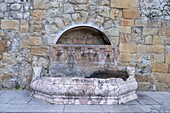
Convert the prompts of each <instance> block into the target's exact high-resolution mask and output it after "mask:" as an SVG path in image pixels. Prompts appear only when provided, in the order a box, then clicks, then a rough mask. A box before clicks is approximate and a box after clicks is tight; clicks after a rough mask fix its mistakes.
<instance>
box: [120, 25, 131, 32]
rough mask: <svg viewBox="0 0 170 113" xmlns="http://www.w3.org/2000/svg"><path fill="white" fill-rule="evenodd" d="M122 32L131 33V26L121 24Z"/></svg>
mask: <svg viewBox="0 0 170 113" xmlns="http://www.w3.org/2000/svg"><path fill="white" fill-rule="evenodd" d="M120 32H122V33H129V34H130V33H131V27H125V26H120Z"/></svg>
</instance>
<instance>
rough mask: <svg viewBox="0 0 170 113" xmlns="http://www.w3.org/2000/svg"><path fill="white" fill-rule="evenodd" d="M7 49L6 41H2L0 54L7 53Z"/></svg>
mask: <svg viewBox="0 0 170 113" xmlns="http://www.w3.org/2000/svg"><path fill="white" fill-rule="evenodd" d="M5 48H6V41H2V40H0V52H3V51H5Z"/></svg>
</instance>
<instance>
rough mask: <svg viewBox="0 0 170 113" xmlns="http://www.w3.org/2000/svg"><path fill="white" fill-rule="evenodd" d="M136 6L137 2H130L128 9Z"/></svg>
mask: <svg viewBox="0 0 170 113" xmlns="http://www.w3.org/2000/svg"><path fill="white" fill-rule="evenodd" d="M137 5H138V0H130V7H136V6H137Z"/></svg>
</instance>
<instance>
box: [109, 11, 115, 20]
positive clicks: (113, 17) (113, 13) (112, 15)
mask: <svg viewBox="0 0 170 113" xmlns="http://www.w3.org/2000/svg"><path fill="white" fill-rule="evenodd" d="M110 18H111V19H113V20H114V19H115V9H111V11H110Z"/></svg>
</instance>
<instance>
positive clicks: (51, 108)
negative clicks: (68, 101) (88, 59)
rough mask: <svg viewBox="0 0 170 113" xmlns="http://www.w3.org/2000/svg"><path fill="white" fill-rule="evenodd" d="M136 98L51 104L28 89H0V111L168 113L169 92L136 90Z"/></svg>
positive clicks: (34, 112)
mask: <svg viewBox="0 0 170 113" xmlns="http://www.w3.org/2000/svg"><path fill="white" fill-rule="evenodd" d="M137 93H138V99H137V100H133V101H131V102H128V103H126V104H124V105H52V104H49V103H46V102H44V101H41V100H38V99H35V98H32V97H31V96H30V91H25V90H24V91H23V90H0V112H2V113H6V112H10V113H11V112H22V113H23V112H27V113H36V112H41V113H44V112H46V113H47V112H48V113H51V112H53V113H118V112H120V113H122V112H128V113H131V112H133V113H143V112H158V113H164V112H165V113H170V92H137Z"/></svg>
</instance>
